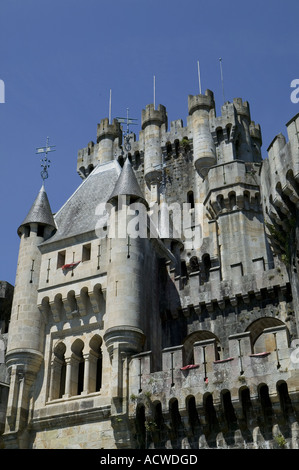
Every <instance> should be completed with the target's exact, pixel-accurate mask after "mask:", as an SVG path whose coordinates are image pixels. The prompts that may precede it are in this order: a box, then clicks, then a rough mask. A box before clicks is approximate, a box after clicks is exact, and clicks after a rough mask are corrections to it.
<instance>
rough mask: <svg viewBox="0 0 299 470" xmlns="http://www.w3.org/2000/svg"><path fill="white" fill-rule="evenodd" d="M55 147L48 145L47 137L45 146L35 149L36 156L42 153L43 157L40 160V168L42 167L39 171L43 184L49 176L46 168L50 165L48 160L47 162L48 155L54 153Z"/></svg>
mask: <svg viewBox="0 0 299 470" xmlns="http://www.w3.org/2000/svg"><path fill="white" fill-rule="evenodd" d="M55 147H56V146H55V145H51V146H50V145H49V137H47V142H46V146H45V147H37V148H36V150H37V152H36V153H38V154H41V153H44V154H45V155H44V157H43V158H42V159H41V167H42V171H41V173H40V174H41V177H42V180H43V183H44V182H45V180H46V179H47V178H48V176H49V174H48V168H49V167H50V165H49V163H51V161H50V160H48V157H47V155H48V153H49V152H55V150H56V149H55Z"/></svg>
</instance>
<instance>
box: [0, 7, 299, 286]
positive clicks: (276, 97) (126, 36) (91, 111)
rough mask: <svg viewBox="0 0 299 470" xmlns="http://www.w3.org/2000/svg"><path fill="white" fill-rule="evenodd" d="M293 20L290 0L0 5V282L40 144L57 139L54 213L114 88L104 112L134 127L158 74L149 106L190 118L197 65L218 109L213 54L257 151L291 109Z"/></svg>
mask: <svg viewBox="0 0 299 470" xmlns="http://www.w3.org/2000/svg"><path fill="white" fill-rule="evenodd" d="M298 18H299V3H298V1H297V0H285V1H284V2H282V1H281V0H279V1H277V0H263V1H261V0H259V1H256V0H251V1H250V2H249V1H248V2H244V1H240V0H239V1H235V0H226V1H225V2H224V1H223V0H221V1H220V0H214V1H213V0H209V1H207V0H206V1H202V0H184V1H181V0H180V1H178V0H126V1H121V0H114V1H105V2H104V1H102V0H0V79H1V80H3V81H4V83H5V103H0V156H1V172H0V196H1V239H0V241H1V243H0V280H7V281H8V282H10V283H11V284H13V285H14V283H15V272H16V266H17V256H18V247H19V238H18V236H17V228H18V226H19V225H20V223H21V222H22V220H23V219H24V217H25V216H26V215H27V212H28V210H29V209H30V207H31V204H32V202H33V201H34V199H35V197H36V195H37V193H38V191H39V189H40V187H41V184H42V180H41V177H40V160H39V156H38V155H36V154H35V149H36V147H40V146H44V145H45V143H46V138H47V136H49V138H50V145H56V151H55V152H53V153H52V154H51V156H50V155H49V158H50V160H51V167H50V170H49V179H48V180H47V181H46V190H47V193H48V197H49V200H50V203H51V207H52V210H53V212H56V211H57V210H58V209H59V208H60V207H61V206H62V205H63V204H64V202H65V201H66V199H67V198H68V197H69V196H70V195H71V194H72V193H73V191H74V190H75V189H76V188H77V186H78V185H79V184H80V183H81V179H80V177H79V176H78V175H77V172H76V160H77V152H78V150H79V149H81V148H83V147H85V146H86V145H87V144H88V142H89V141H91V140H93V141H96V131H97V123H98V122H100V120H101V119H102V118H104V117H108V114H109V93H110V89H111V90H112V118H113V117H116V116H120V115H121V116H122V115H125V114H126V109H127V108H129V112H130V115H131V117H134V118H137V119H138V123H139V124H140V118H141V111H142V109H143V108H144V107H145V106H146V105H147V104H149V103H152V102H153V76H154V75H155V77H156V104H159V103H161V104H163V105H164V106H166V108H167V112H168V120H169V123H170V121H172V120H175V119H182V120H183V122H184V125H186V117H187V115H188V106H187V103H188V95H189V94H198V76H197V61H198V60H199V62H200V70H201V83H202V89H203V91H204V90H206V89H207V88H209V89H210V90H212V91H213V92H214V94H215V100H216V109H217V114H219V113H220V107H221V105H222V87H221V80H220V67H219V57H221V58H222V65H223V75H224V90H225V98H226V100H228V101H232V100H233V98H234V97H241V98H243V100H247V101H249V103H250V109H251V117H252V120H254V121H255V122H257V123H259V124H260V125H261V127H262V134H263V157H264V158H265V157H266V156H267V147H268V145H269V144H270V143H271V141H272V140H273V138H274V137H275V136H276V135H277V134H278V133H280V132H282V133H283V134H285V135H286V129H285V124H286V122H287V121H288V120H289V119H290V118H291V117H293V116H294V115H295V114H297V113H298V112H299V103H298V104H294V103H292V102H291V100H290V94H291V91H292V90H291V88H290V83H291V81H292V80H293V79H295V78H299V61H298V59H299V57H298V56H299V47H298V46H299V35H298ZM134 130H136V134H137V138H138V132H139V130H140V127H139V125H138V126H135V128H134Z"/></svg>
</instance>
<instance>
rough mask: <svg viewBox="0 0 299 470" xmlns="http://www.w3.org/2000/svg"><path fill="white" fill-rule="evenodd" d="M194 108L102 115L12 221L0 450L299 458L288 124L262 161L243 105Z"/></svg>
mask: <svg viewBox="0 0 299 470" xmlns="http://www.w3.org/2000/svg"><path fill="white" fill-rule="evenodd" d="M188 111H189V115H188V117H187V124H186V126H185V127H184V126H183V122H182V121H181V120H176V121H173V122H171V123H170V129H168V120H167V112H166V109H165V107H164V106H162V105H159V106H158V107H157V108H155V107H154V105H153V104H150V105H148V106H146V108H145V109H144V110H143V111H142V116H141V130H140V132H139V139H138V140H137V139H136V136H135V134H133V133H131V134H130V133H127V134H125V135H123V132H122V128H121V126H120V123H119V121H118V120H116V119H114V120H113V122H112V123H111V122H109V120H108V119H107V118H105V119H103V120H102V121H101V122H100V124H98V128H97V139H96V143H94V142H90V143H89V144H88V145H87V147H86V148H83V149H82V150H79V152H78V161H77V171H78V173H79V175H80V176H81V178H82V179H83V181H82V183H81V185H80V186H79V187H78V188H77V190H76V191H75V192H74V194H73V195H72V196H71V197H70V198H69V199H68V200H67V201H66V203H65V204H64V205H63V207H62V208H61V209H60V210H59V211H58V212H57V213H56V214H55V216H53V215H52V211H51V208H50V204H49V201H48V197H47V194H46V191H45V188H44V187H42V188H41V190H40V192H39V194H38V196H37V198H36V200H35V202H34V203H33V205H32V207H31V209H30V211H29V213H28V215H27V216H26V218H25V220H24V221H23V223H22V224H21V225H20V227H19V229H18V233H19V236H20V252H19V260H18V268H17V276H16V285H15V289H14V299H13V306H12V315H11V321H10V327H9V332H8V345H7V351H6V365H7V368H8V373H9V375H10V388H9V396H8V405H7V410H6V422H5V429H4V433H3V436H2V438H3V442H4V444H5V447H6V448H37V449H38V448H43V449H45V448H50V449H58V448H86V449H88V448H94V449H99V448H105V449H112V448H147V447H152V448H211V447H217V448H224V447H240V448H263V447H265V448H269V447H270V448H271V447H277V446H284V447H289V448H298V447H299V437H298V436H299V427H298V413H299V385H298V379H299V370H298V369H299V365H298V362H299V359H297V355H296V352H297V347H298V346H299V340H298V341H296V340H297V338H298V337H299V285H298V274H297V269H298V253H299V243H298V242H299V235H298V224H299V217H298V207H299V205H298V202H299V189H298V188H299V140H298V135H299V134H298V131H297V127H298V126H299V115H297V116H295V117H294V118H293V119H292V120H291V121H290V122H289V123H288V124H287V131H288V139H289V140H288V142H287V141H286V139H285V138H284V137H283V136H282V135H279V136H277V137H276V138H275V139H274V141H273V142H272V143H271V145H270V147H269V149H268V153H269V157H268V159H266V160H263V159H262V155H261V146H262V137H261V130H260V126H259V125H258V124H255V122H253V121H252V120H251V115H250V109H249V104H248V103H247V102H243V101H242V99H240V98H237V99H234V100H233V102H232V103H230V102H226V103H225V104H224V105H223V106H222V108H221V115H220V116H216V112H215V103H214V95H213V93H212V92H211V91H210V90H207V91H206V93H205V94H204V95H197V96H189V97H188ZM297 343H298V344H297Z"/></svg>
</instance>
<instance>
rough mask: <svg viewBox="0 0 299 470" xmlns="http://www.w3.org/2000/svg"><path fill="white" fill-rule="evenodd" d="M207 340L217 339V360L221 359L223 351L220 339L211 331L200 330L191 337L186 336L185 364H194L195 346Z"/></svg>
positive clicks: (184, 344)
mask: <svg viewBox="0 0 299 470" xmlns="http://www.w3.org/2000/svg"><path fill="white" fill-rule="evenodd" d="M206 339H215V340H216V350H217V354H216V359H219V358H220V356H219V354H220V351H221V344H220V341H219V339H218V337H217V336H216V335H215V334H214V333H212V332H211V331H208V330H198V331H194V332H193V333H191V334H190V335H188V336H186V338H185V339H184V341H183V347H184V350H183V351H184V364H185V365H188V364H194V353H193V345H194V343H196V342H197V341H204V340H206Z"/></svg>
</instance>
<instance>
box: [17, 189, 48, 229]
mask: <svg viewBox="0 0 299 470" xmlns="http://www.w3.org/2000/svg"><path fill="white" fill-rule="evenodd" d="M30 223H37V224H41V225H49V226H50V227H53V228H56V226H55V222H54V218H53V214H52V211H51V207H50V203H49V200H48V196H47V193H46V191H45V187H44V185H42V187H41V189H40V191H39V193H38V195H37V197H36V199H35V201H34V203H33V204H32V206H31V209H30V211H29V212H28V214H27V216H26V218H25V219H24V220H23V222H22V223H21V225H20V226H19V228H18V234H19V235H20V234H21V233H20V229H21V227H23V226H24V225H28V224H30Z"/></svg>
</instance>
